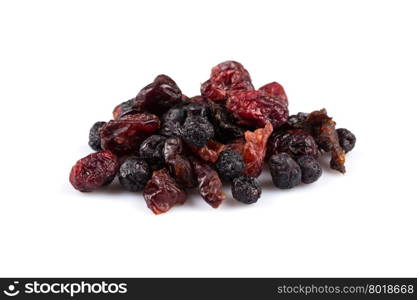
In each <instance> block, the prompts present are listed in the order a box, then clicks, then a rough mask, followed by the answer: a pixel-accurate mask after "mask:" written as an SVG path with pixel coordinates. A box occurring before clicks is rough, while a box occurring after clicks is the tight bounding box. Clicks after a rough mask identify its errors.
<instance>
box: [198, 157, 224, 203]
mask: <svg viewBox="0 0 417 300" xmlns="http://www.w3.org/2000/svg"><path fill="white" fill-rule="evenodd" d="M192 163H193V166H194V170H195V173H196V175H197V181H198V190H199V192H200V195H201V197H203V199H204V200H205V201H206V202H207V203H208V204H210V205H211V207H213V208H217V207H219V205H220V204H221V203H222V202H223V201H224V200H225V199H226V195H225V194H224V193H223V191H222V181H221V180H220V177H219V174H218V173H217V172H216V170H215V169H214V168H212V167H211V166H210V165H208V164H205V163H203V162H200V161H198V160H197V159H193V160H192Z"/></svg>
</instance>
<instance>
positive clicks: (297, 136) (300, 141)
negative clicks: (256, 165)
mask: <svg viewBox="0 0 417 300" xmlns="http://www.w3.org/2000/svg"><path fill="white" fill-rule="evenodd" d="M282 152H285V153H288V154H289V155H291V157H293V158H297V157H300V156H302V155H311V156H313V157H315V158H317V157H319V155H320V151H319V148H318V146H317V144H316V141H315V140H314V138H313V137H312V136H311V135H310V134H309V133H307V132H305V131H304V130H302V129H291V130H286V131H283V132H277V133H276V134H273V135H272V136H271V138H270V139H269V141H268V150H267V157H270V156H272V155H274V154H279V153H282Z"/></svg>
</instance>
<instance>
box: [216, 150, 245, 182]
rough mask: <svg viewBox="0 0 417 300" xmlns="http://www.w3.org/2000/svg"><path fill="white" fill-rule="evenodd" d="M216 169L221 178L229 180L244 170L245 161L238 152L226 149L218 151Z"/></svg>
mask: <svg viewBox="0 0 417 300" xmlns="http://www.w3.org/2000/svg"><path fill="white" fill-rule="evenodd" d="M216 170H217V172H218V173H219V175H220V177H221V178H222V179H224V180H226V181H231V180H233V179H234V178H236V177H238V176H239V175H241V174H242V173H243V172H244V171H245V163H244V162H243V158H242V156H241V155H240V154H239V153H237V152H236V151H234V150H232V149H227V150H224V151H223V152H222V153H220V155H219V159H218V160H217V162H216Z"/></svg>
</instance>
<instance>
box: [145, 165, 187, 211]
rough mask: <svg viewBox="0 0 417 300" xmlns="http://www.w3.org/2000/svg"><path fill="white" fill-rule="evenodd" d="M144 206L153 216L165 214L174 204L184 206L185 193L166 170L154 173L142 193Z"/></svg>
mask: <svg viewBox="0 0 417 300" xmlns="http://www.w3.org/2000/svg"><path fill="white" fill-rule="evenodd" d="M143 196H144V198H145V201H146V204H147V205H148V207H149V208H150V209H151V210H152V211H153V213H154V214H156V215H157V214H161V213H164V212H167V211H168V210H170V209H171V207H173V206H174V205H176V204H184V203H185V200H186V198H187V194H186V192H185V191H184V190H183V189H181V187H180V186H178V184H177V183H176V182H175V180H174V178H172V177H171V176H170V175H169V173H168V170H167V169H160V170H157V171H154V172H153V174H152V178H151V179H150V180H149V181H148V182H147V183H146V186H145V189H144V191H143Z"/></svg>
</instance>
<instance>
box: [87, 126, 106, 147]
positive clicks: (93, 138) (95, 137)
mask: <svg viewBox="0 0 417 300" xmlns="http://www.w3.org/2000/svg"><path fill="white" fill-rule="evenodd" d="M104 125H106V122H96V123H94V125H93V126H92V127H91V129H90V134H89V136H88V145H89V146H90V147H91V149H93V150H95V151H100V150H102V149H101V137H100V129H101V127H103V126H104Z"/></svg>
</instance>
